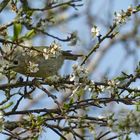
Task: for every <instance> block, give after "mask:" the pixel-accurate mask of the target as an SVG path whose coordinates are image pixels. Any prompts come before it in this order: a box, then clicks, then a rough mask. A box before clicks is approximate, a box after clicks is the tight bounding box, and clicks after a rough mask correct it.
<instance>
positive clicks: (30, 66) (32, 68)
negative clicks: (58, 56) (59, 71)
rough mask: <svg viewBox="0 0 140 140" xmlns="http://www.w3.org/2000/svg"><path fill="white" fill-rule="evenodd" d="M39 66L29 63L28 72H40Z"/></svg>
mask: <svg viewBox="0 0 140 140" xmlns="http://www.w3.org/2000/svg"><path fill="white" fill-rule="evenodd" d="M38 66H39V64H36V63H34V62H31V61H29V66H28V71H29V72H31V73H36V72H38V71H39V67H38Z"/></svg>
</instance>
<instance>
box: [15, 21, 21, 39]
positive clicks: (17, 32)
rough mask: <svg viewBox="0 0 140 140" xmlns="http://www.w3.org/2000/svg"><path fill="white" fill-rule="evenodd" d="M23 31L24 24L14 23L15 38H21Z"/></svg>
mask: <svg viewBox="0 0 140 140" xmlns="http://www.w3.org/2000/svg"><path fill="white" fill-rule="evenodd" d="M21 31H22V25H21V24H20V23H14V35H13V40H17V39H18V38H19V35H20V33H21Z"/></svg>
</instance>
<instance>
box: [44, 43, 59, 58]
mask: <svg viewBox="0 0 140 140" xmlns="http://www.w3.org/2000/svg"><path fill="white" fill-rule="evenodd" d="M60 54H61V49H60V47H59V46H58V45H57V44H56V43H55V42H54V43H53V44H51V46H50V47H49V48H44V49H43V56H44V58H45V59H46V60H47V59H48V58H50V57H58V56H59V55H60Z"/></svg>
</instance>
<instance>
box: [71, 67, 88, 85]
mask: <svg viewBox="0 0 140 140" xmlns="http://www.w3.org/2000/svg"><path fill="white" fill-rule="evenodd" d="M87 79H88V71H87V69H86V68H84V67H82V66H78V65H74V66H73V73H72V74H71V76H70V81H74V83H75V84H76V83H77V84H78V83H80V82H81V81H85V82H86V81H87Z"/></svg>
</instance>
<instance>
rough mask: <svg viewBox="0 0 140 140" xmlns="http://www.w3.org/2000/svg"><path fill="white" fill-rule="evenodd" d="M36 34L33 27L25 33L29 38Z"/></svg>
mask: <svg viewBox="0 0 140 140" xmlns="http://www.w3.org/2000/svg"><path fill="white" fill-rule="evenodd" d="M34 35H35V30H34V29H32V30H30V31H29V32H28V33H26V34H25V37H26V38H28V39H29V38H32V37H33V36H34Z"/></svg>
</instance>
